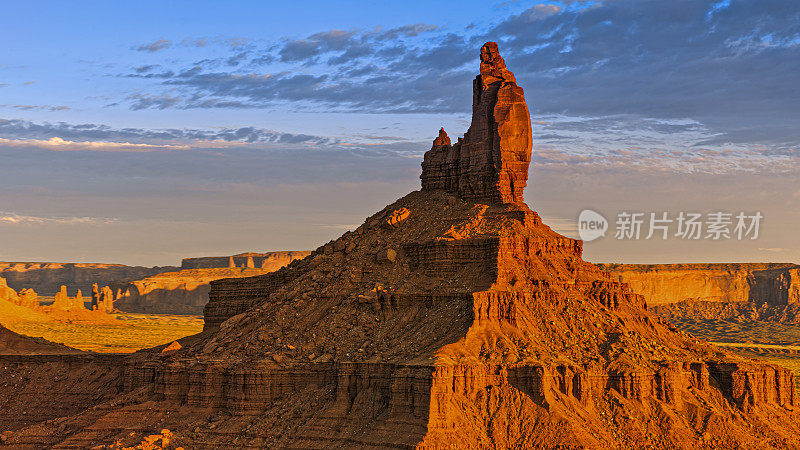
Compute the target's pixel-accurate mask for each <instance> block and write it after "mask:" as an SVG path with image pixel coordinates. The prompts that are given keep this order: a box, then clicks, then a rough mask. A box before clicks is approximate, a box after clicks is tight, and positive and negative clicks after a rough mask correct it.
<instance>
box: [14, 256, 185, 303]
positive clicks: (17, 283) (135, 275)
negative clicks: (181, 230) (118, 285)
mask: <svg viewBox="0 0 800 450" xmlns="http://www.w3.org/2000/svg"><path fill="white" fill-rule="evenodd" d="M177 269H178V268H177V267H134V266H125V265H122V264H94V263H49V262H0V277H3V278H6V279H7V280H8V285H9V286H10V287H12V288H14V289H16V290H17V291H19V290H20V289H22V288H30V289H35V290H36V292H38V293H39V295H45V296H50V295H55V294H56V293H57V292H58V291H59V289H60V287H61V286H62V285H64V286H66V287H67V289H68V290H69V291H70V292H74V291H75V290H76V289H81V290H83V292H90V290H91V287H92V284H93V283H98V284H99V285H101V286H103V285H110V284H111V283H112V282H116V281H121V280H136V279H141V278H145V277H149V276H152V275H156V274H159V273H161V272H169V271H173V270H177Z"/></svg>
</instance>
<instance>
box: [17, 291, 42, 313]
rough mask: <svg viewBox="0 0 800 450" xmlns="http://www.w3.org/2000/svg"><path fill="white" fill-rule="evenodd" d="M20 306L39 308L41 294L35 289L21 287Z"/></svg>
mask: <svg viewBox="0 0 800 450" xmlns="http://www.w3.org/2000/svg"><path fill="white" fill-rule="evenodd" d="M18 295H19V303H18V305H19V306H24V307H25V308H33V309H35V308H38V307H39V295H38V294H37V293H36V291H34V290H33V289H27V288H25V289H21V290H20V291H19V294H18Z"/></svg>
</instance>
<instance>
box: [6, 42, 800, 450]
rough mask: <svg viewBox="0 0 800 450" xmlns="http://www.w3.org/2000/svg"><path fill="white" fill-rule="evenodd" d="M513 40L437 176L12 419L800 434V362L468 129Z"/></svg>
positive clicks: (527, 442) (37, 440)
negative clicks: (686, 326)
mask: <svg viewBox="0 0 800 450" xmlns="http://www.w3.org/2000/svg"><path fill="white" fill-rule="evenodd" d="M496 51H497V46H496V44H493V43H487V44H486V45H485V46H484V47H483V48H482V50H481V76H480V77H479V78H478V80H477V81H478V82H476V84H475V89H476V91H480V92H476V94H475V95H476V96H479V97H480V98H479V100H478V101H476V102H475V105H474V107H475V111H473V113H474V114H473V116H474V121H473V125H474V126H475V128H473V127H470V131H469V133H468V135H469V136H468V137H469V140H470V141H471V143H470V145H473V147H472V148H471V150H469V151H468V152H466V153H458V155H462V156H463V155H464V154H466V155H467V156H468V158H467V159H465V160H464V161H467V160H468V161H469V162H468V163H466V164H465V165H462V163H461V160H459V164H458V165H457V166H439V167H438V168H437V167H436V164H439V163H435V164H434V163H432V161H433V160H434V159H435V158H439V156H441V155H438V152H441V151H442V149H441V148H436V147H437V146H439V147H441V146H444V145H446V141H447V139H445V138H444V136H443V135H440V137H439V138H437V141H438V144H437V143H435V145H434V149H432V150H431V152H432V153H431V152H429V155H428V157H426V162H425V163H423V171H424V172H426V173H425V175H427V174H428V172H427V171H429V170H434V172H430V173H437V172H442V171H451V170H452V172H448V173H449V174H448V175H446V177H445V178H440V181H441V180H445V179H448V180H450V181H443V184H442V185H438V184H436V183H438V181H437V182H434V181H433V180H434V179H435V178H436V177H439V175H436V177H433V178H428V181H425V177H423V182H424V183H426V184H424V185H423V186H424V187H423V189H422V191H417V192H412V193H410V194H408V195H406V196H404V197H403V198H401V199H399V200H397V201H396V202H394V203H393V204H391V205H389V206H387V207H386V208H384V209H383V210H382V211H379V212H378V213H376V214H374V215H373V216H371V217H369V218H367V220H366V221H365V222H364V223H363V224H362V225H361V226H359V227H358V228H357V229H356V230H355V231H353V232H348V233H345V234H344V235H343V236H341V237H340V238H338V239H336V240H334V241H332V242H329V243H327V244H325V245H324V246H322V247H320V248H318V249H317V250H315V251H314V252H313V253H312V254H311V255H310V256H309V257H308V258H305V259H302V260H297V261H294V262H292V263H291V264H289V265H288V266H286V267H284V268H282V269H279V270H277V271H275V272H273V273H270V274H266V275H261V276H258V277H250V278H239V279H224V280H218V281H213V282H212V283H211V292H210V294H209V295H210V299H211V300H210V302H209V303H208V304H207V305H206V309H205V318H206V328H205V330H204V332H203V333H201V334H199V335H197V336H193V337H190V338H186V339H183V340H181V342H180V343H179V345H175V346H170V347H171V348H169V349H168V348H166V347H161V348H156V349H152V350H151V351H146V352H141V353H139V354H137V355H134V356H132V357H131V358H130V359H129V361H128V365H127V367H126V371H125V376H124V390H125V392H127V394H125V395H123V396H120V397H119V400H118V401H115V403H114V404H113V405H110V404H109V405H106V406H103V407H98V408H94V409H92V410H87V411H85V412H83V413H81V414H80V415H78V416H74V417H72V418H70V419H69V421H68V422H67V424H68V425H69V426H71V427H72V428H69V431H67V432H61V433H56V432H50V433H45V432H41V431H32V430H30V429H29V430H22V431H20V432H18V433H15V434H14V435H12V436H10V437H9V438H8V441H9V442H10V443H13V444H27V445H40V446H41V445H55V444H61V443H68V444H69V445H72V446H76V447H80V446H89V445H92V444H93V443H97V442H109V443H110V442H116V443H119V442H122V441H120V439H128V438H129V436H131V433H133V436H134V437H135V438H138V437H139V435H138V434H141V435H144V434H152V433H153V431H157V430H158V429H160V428H168V429H169V430H172V432H174V434H175V439H174V442H175V443H176V444H180V445H186V446H195V447H224V446H227V447H253V448H255V447H268V448H285V447H299V448H337V447H340V448H345V447H346V448H352V447H363V448H398V447H399V448H414V447H416V448H454V447H455V448H559V447H561V448H604V447H605V448H642V447H647V446H651V447H656V448H736V447H744V448H747V447H767V448H787V447H798V446H800V423H799V422H798V420H797V419H798V416H797V413H796V412H795V405H796V397H795V390H794V376H793V374H792V373H791V372H790V371H788V370H786V369H783V368H780V367H777V366H772V365H765V364H761V363H758V362H755V361H752V360H748V359H745V358H742V357H739V356H736V355H733V354H730V353H728V352H726V351H724V350H721V349H719V348H716V347H713V346H711V345H708V344H706V343H704V342H701V341H698V340H697V339H695V338H694V337H692V336H689V335H687V334H684V333H681V332H679V331H677V330H676V329H675V328H673V327H672V326H671V325H670V324H668V323H667V322H665V321H664V320H663V319H661V318H660V317H658V316H656V315H654V314H652V313H650V312H648V311H647V309H646V305H645V301H644V298H643V297H642V296H641V295H639V294H636V293H635V292H632V291H631V289H630V288H629V286H628V285H627V284H626V283H622V282H620V281H619V280H618V279H617V278H616V277H614V276H612V275H611V274H609V273H608V272H605V271H603V270H601V269H600V268H598V267H597V266H596V265H594V264H590V263H588V262H585V261H583V259H582V243H581V242H580V241H576V240H574V239H570V238H567V237H564V236H561V235H559V234H557V233H555V232H553V231H552V230H551V229H550V228H549V227H548V226H547V225H545V224H543V223H542V221H541V218H540V217H539V216H538V214H536V213H535V212H534V211H531V210H530V209H529V208H528V207H527V205H525V204H524V203H523V199H522V196H521V190H520V191H519V192H517V186H518V184H517V183H518V182H519V181H520V180H521V173H517V172H515V170H517V169H518V168H519V167H521V165H520V166H516V165H513V164H512V165H510V166H509V165H504V163H502V161H511V160H514V159H513V157H510V158H511V159H506V158H507V157H509V155H513V154H514V153H515V151H512V150H511V149H509V148H507V147H504V146H503V145H502V144H498V142H497V140H496V139H495V138H497V136H500V138H501V140H502V138H503V136H506V134H504V132H501V131H498V134H497V135H493V134H487V136H494V138H491V137H487V138H486V139H478V137H477V136H478V134H479V133H477V132H476V133H475V134H473V129H475V130H478V129H480V128H481V127H483V125H481V123H483V124H495V123H496V124H499V123H501V122H502V120H503V119H502V118H503V117H509V116H507V115H504V113H503V111H505V109H504V108H505V107H508V108H512V107H514V104H519V100H518V99H517V97H516V96H517V95H520V96H521V90H519V91H517V90H516V89H514V87H515V86H516V84H515V83H514V82H512V81H513V75H511V74H510V72H508V69H507V68H505V65H504V64H503V65H502V66H501V65H500V63H499V61H501V60H498V58H499V55H496ZM484 83H486V85H484ZM503 86H506V89H510V91H511V94H513V95H511V94H509V97H502V96H500V95H499V94H498V96H497V98H496V101H495V100H494V99H493V100H491V101H489V100H486V101H484V99H485V98H493V95H492V94H491V92H492V90H494V89H495V88H497V92H500V91H502V89H503ZM487 91H488V92H489V93H488V94H487ZM485 95H488V97H484V96H485ZM503 98H510V100H502V101H501V99H503ZM522 102H523V104H524V99H523V100H522ZM517 108H518V109H517V111H518V110H519V107H517ZM512 116H513V115H512ZM513 117H516V118H515V119H513V120H514V121H516V122H519V123H515V124H513V126H511V125H512V124H509V126H511V128H512V129H515V130H525V129H526V124H527V129H528V130H529V129H530V119H529V117H527V115H525V116H524V117H523V116H521V115H519V116H513ZM498 127H500V126H499V125H498ZM488 129H492V128H488ZM522 134H524V132H523V133H522ZM511 135H512V136H513V135H514V133H511ZM465 140H466V138H465ZM511 140H512V141H513V139H511ZM498 145H499V147H498ZM498 149H499V150H498ZM452 150H453V149H450V150H448V151H447V154H450V153H451V151H452ZM522 150H524V152H525V153H526V154H525V155H522V157H520V158H517V160H515V161H516V162H519V163H522V162H523V161H522V160H530V151H531V148H530V143H528V145H527V148H523V149H522ZM461 151H462V152H463V148H462V150H461ZM498 152H499V153H498ZM454 154H455V153H454ZM437 155H438V156H437ZM462 156H459V158H461V157H462ZM446 160H447V158H446V157H443V159H442V160H441V161H446ZM432 164H433V165H432ZM514 167H517V169H514ZM504 171H505V175H504ZM515 173H516V175H514V174H515ZM512 175H514V176H512ZM451 177H453V178H451ZM512 180H513V182H512ZM428 182H431V183H432V184H427V183H428ZM448 183H449V184H448ZM512 184H513V186H512ZM123 420H124V421H125V424H126V426H125V427H124V431H120V429H121V427H120V423H121V422H122V421H123ZM77 424H80V425H77ZM156 427H157V428H156ZM137 433H138V434H137Z"/></svg>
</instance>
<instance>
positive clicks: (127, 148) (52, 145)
mask: <svg viewBox="0 0 800 450" xmlns="http://www.w3.org/2000/svg"><path fill="white" fill-rule="evenodd" d="M0 146H5V147H38V148H44V149H48V150H55V151H81V150H84V151H85V150H90V151H100V152H113V151H120V152H141V151H145V152H148V151H156V150H164V149H169V150H186V149H188V148H190V147H189V146H188V145H171V144H159V145H151V144H132V143H130V142H104V141H82V142H76V141H66V140H64V139H61V138H59V137H53V138H50V139H47V140H44V139H5V138H0Z"/></svg>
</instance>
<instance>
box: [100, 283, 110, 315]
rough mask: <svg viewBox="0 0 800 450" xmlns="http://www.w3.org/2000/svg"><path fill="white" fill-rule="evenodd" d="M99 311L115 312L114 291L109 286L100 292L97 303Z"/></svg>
mask: <svg viewBox="0 0 800 450" xmlns="http://www.w3.org/2000/svg"><path fill="white" fill-rule="evenodd" d="M97 310H98V311H102V312H105V313H109V314H110V313H112V312H114V291H112V290H111V288H110V287H108V286H103V289H102V290H100V293H99V295H98V301H97Z"/></svg>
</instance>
